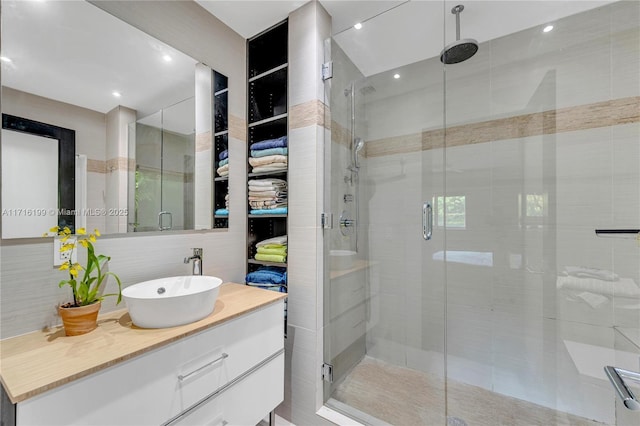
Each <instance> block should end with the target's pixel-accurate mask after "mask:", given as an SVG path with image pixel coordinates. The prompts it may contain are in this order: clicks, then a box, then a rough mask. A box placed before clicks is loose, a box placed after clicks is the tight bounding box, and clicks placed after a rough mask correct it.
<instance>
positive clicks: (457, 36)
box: [451, 4, 464, 41]
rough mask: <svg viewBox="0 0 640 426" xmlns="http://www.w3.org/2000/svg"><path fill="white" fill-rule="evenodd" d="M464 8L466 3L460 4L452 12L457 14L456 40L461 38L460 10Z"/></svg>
mask: <svg viewBox="0 0 640 426" xmlns="http://www.w3.org/2000/svg"><path fill="white" fill-rule="evenodd" d="M463 10H464V5H462V4H459V5H457V6H454V7H453V9H451V13H453V14H454V15H456V41H458V40H460V12H462V11H463Z"/></svg>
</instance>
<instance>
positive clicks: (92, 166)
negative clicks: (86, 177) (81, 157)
mask: <svg viewBox="0 0 640 426" xmlns="http://www.w3.org/2000/svg"><path fill="white" fill-rule="evenodd" d="M87 172H89V173H107V162H106V161H102V160H92V159H91V158H87Z"/></svg>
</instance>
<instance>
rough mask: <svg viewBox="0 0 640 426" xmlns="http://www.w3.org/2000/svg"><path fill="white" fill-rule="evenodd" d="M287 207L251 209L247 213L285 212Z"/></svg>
mask: <svg viewBox="0 0 640 426" xmlns="http://www.w3.org/2000/svg"><path fill="white" fill-rule="evenodd" d="M287 212H288V209H287V207H278V208H275V209H258V210H251V211H250V212H249V214H287Z"/></svg>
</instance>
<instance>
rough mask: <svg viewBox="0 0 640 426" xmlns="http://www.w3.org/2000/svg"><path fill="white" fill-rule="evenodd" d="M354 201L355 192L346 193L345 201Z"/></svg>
mask: <svg viewBox="0 0 640 426" xmlns="http://www.w3.org/2000/svg"><path fill="white" fill-rule="evenodd" d="M352 201H353V194H344V202H345V203H350V202H352Z"/></svg>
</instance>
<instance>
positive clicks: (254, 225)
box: [247, 21, 290, 336]
mask: <svg viewBox="0 0 640 426" xmlns="http://www.w3.org/2000/svg"><path fill="white" fill-rule="evenodd" d="M247 55H248V57H247V64H248V70H247V76H248V81H247V97H248V99H247V146H248V148H247V149H248V152H247V157H250V156H251V151H250V146H251V144H253V143H255V142H260V141H264V140H267V139H276V138H279V137H282V136H287V134H288V105H287V97H288V96H287V89H288V88H287V86H288V84H287V75H288V71H289V70H288V68H289V67H288V22H287V21H284V22H282V23H280V24H278V25H276V26H274V27H273V28H271V29H269V30H267V31H265V32H263V33H261V34H259V35H257V36H256V37H253V38H252V39H250V40H248V42H247ZM247 167H248V171H249V173H248V176H247V180H251V179H257V178H267V177H273V178H278V179H284V180H288V179H287V176H288V170H278V171H272V172H260V173H253V172H251V166H247ZM247 208H248V209H250V207H249V205H248V203H247ZM248 211H249V210H248ZM287 222H288V216H287V215H286V214H274V215H271V214H268V215H257V214H247V273H249V272H252V271H255V270H257V269H258V268H260V267H262V266H278V267H283V268H286V267H287V263H274V262H262V261H258V260H255V259H254V257H255V255H256V248H255V245H256V243H258V242H260V241H262V240H265V239H267V238H271V237H275V236H279V235H284V234H287ZM289 256H290V254H289V253H288V257H289ZM285 306H286V303H285ZM285 336H286V310H285Z"/></svg>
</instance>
